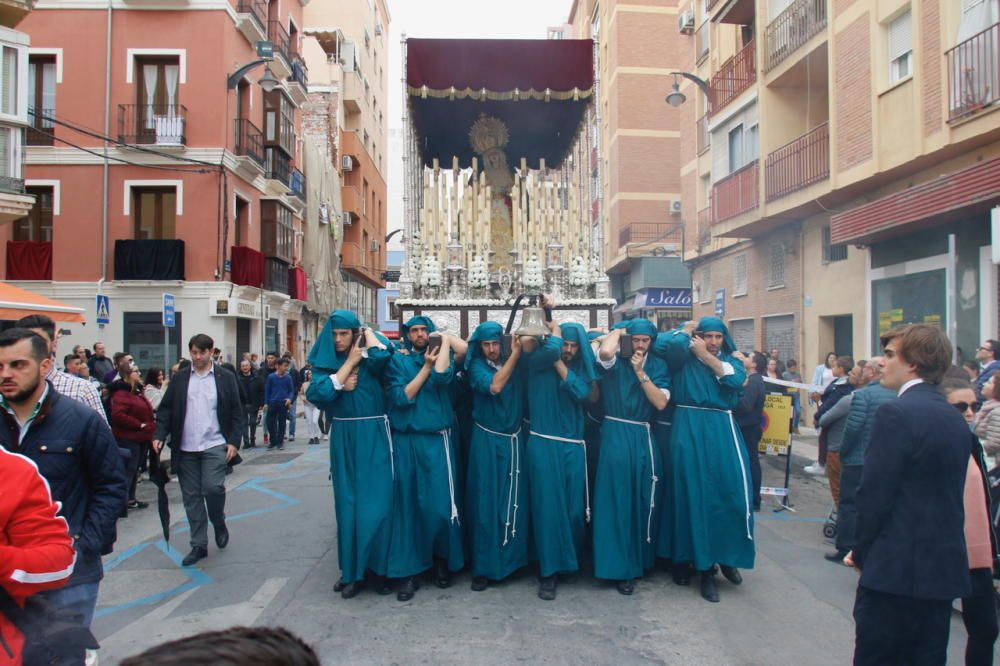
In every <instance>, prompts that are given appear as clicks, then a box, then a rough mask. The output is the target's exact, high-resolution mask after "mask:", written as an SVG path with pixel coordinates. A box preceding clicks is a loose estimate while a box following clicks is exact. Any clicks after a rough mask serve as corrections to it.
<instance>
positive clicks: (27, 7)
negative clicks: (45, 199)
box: [0, 0, 35, 224]
mask: <svg viewBox="0 0 1000 666" xmlns="http://www.w3.org/2000/svg"><path fill="white" fill-rule="evenodd" d="M34 4H35V3H34V2H33V1H26V2H20V1H18V0H12V1H10V2H5V3H4V4H3V5H0V224H4V223H8V222H13V221H14V220H17V219H20V218H22V217H24V216H25V215H27V214H28V213H29V212H30V211H31V209H32V207H33V205H34V202H35V200H34V197H33V196H31V195H30V194H28V193H27V192H26V191H25V185H24V171H23V161H24V132H25V128H26V127H27V125H28V105H29V99H28V84H27V83H28V82H27V81H26V80H25V77H24V74H25V72H26V71H27V69H28V43H29V38H28V35H27V34H25V33H24V32H20V31H18V30H15V29H14V28H15V27H17V26H18V25H19V24H20V23H21V21H22V20H23V19H24V17H25V16H27V15H28V12H30V11H31V9H32V7H33V6H34Z"/></svg>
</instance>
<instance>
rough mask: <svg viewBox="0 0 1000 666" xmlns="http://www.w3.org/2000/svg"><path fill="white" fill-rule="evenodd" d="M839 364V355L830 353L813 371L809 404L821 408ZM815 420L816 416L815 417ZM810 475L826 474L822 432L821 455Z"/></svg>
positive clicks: (809, 471)
mask: <svg viewBox="0 0 1000 666" xmlns="http://www.w3.org/2000/svg"><path fill="white" fill-rule="evenodd" d="M836 364H837V354H836V353H834V352H830V353H829V354H827V355H826V360H825V361H823V363H820V364H819V365H817V366H816V369H815V370H814V371H813V378H812V383H811V387H810V389H809V404H810V405H812V406H814V407H815V408H817V409H818V408H819V406H820V403H821V402H822V400H823V393H824V392H825V391H826V389H827V388H828V387H829V386H830V384H832V383H833V380H834V379H836V377H834V376H833V367H834V366H835V365H836ZM813 418H814V419H815V415H814V417H813ZM806 472H808V473H809V474H826V435H825V434H823V432H822V431H820V433H819V455H818V456H817V457H816V462H814V463H813V464H811V465H809V466H807V467H806Z"/></svg>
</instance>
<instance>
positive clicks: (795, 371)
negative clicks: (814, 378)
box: [781, 358, 802, 435]
mask: <svg viewBox="0 0 1000 666" xmlns="http://www.w3.org/2000/svg"><path fill="white" fill-rule="evenodd" d="M781 378H782V379H784V380H785V381H786V382H795V383H796V384H801V383H802V373H801V372H799V364H798V361H796V360H795V359H794V358H790V359H788V366H787V369H786V370H785V371H784V372H782V373H781ZM788 395H790V396H792V434H793V435H799V434H801V433H800V432H799V420H800V419H801V418H802V396H801V394H800V392H799V389H797V388H789V389H788Z"/></svg>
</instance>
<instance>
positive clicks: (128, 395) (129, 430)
mask: <svg viewBox="0 0 1000 666" xmlns="http://www.w3.org/2000/svg"><path fill="white" fill-rule="evenodd" d="M119 375H120V377H121V378H120V379H119V380H117V381H114V382H111V384H110V385H109V386H108V393H110V394H111V430H112V432H114V434H115V440H116V441H117V442H118V446H119V448H121V449H122V450H123V451H125V452H126V453H127V454H128V457H127V459H126V463H125V475H126V479H127V480H128V508H129V509H145V508H146V507H147V506H149V504H147V503H146V502H140V501H139V500H137V499H136V498H135V486H136V483H137V482H138V480H139V464H140V462H141V461H142V457H143V455H144V454H145V455H148V451H149V449H148V444H149V442H151V441H152V440H153V431H154V430H156V421H155V420H154V418H153V406H152V405H151V404H149V400H147V399H146V396H145V395H144V394H143V391H142V380H141V379H140V374H139V368H133V367H129V366H128V365H127V364H126V363H124V362H122V364H121V367H120V368H119Z"/></svg>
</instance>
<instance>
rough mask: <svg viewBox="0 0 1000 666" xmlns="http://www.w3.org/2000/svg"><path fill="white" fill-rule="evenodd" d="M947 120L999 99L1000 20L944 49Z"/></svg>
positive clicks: (981, 108) (952, 119)
mask: <svg viewBox="0 0 1000 666" xmlns="http://www.w3.org/2000/svg"><path fill="white" fill-rule="evenodd" d="M945 58H947V60H948V122H949V123H953V122H957V121H959V120H964V119H965V118H969V117H971V116H974V115H975V114H977V113H979V112H981V111H983V110H984V109H987V108H989V107H991V106H993V105H995V104H996V103H997V102H1000V23H994V24H993V25H991V26H990V27H989V28H986V30H983V31H982V32H980V33H978V34H975V35H973V36H972V37H970V38H968V39H967V40H965V41H964V42H962V43H961V44H958V45H957V46H955V47H954V48H951V49H948V50H947V51H945Z"/></svg>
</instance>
